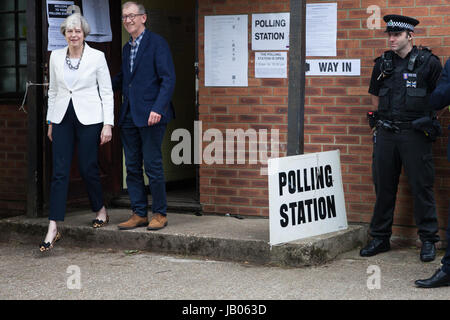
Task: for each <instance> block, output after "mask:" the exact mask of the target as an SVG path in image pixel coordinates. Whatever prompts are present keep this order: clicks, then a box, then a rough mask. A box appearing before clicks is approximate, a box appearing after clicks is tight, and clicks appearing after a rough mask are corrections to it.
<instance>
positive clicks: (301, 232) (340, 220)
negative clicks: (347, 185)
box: [268, 150, 348, 245]
mask: <svg viewBox="0 0 450 320" xmlns="http://www.w3.org/2000/svg"><path fill="white" fill-rule="evenodd" d="M268 164H269V166H268V178H269V179H268V182H269V226H270V230H269V233H270V244H271V245H276V244H280V243H285V242H289V241H294V240H298V239H303V238H307V237H312V236H317V235H320V234H325V233H329V232H334V231H340V230H345V229H347V227H348V224H347V213H346V210H345V198H344V189H343V185H342V175H341V163H340V152H339V150H333V151H326V152H318V153H309V154H305V155H298V156H289V157H283V158H273V159H269V160H268Z"/></svg>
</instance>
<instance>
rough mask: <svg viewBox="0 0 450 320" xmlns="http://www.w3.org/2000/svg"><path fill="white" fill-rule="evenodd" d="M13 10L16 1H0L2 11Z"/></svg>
mask: <svg viewBox="0 0 450 320" xmlns="http://www.w3.org/2000/svg"><path fill="white" fill-rule="evenodd" d="M25 2H26V1H25ZM12 10H14V0H2V1H0V11H12Z"/></svg>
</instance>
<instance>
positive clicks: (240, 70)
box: [205, 15, 248, 87]
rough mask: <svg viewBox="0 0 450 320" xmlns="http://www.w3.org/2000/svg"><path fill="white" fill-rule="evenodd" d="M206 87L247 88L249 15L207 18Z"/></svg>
mask: <svg viewBox="0 0 450 320" xmlns="http://www.w3.org/2000/svg"><path fill="white" fill-rule="evenodd" d="M205 86H207V87H214V86H223V87H246V86H248V17H247V15H223V16H205Z"/></svg>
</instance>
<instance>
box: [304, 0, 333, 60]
mask: <svg viewBox="0 0 450 320" xmlns="http://www.w3.org/2000/svg"><path fill="white" fill-rule="evenodd" d="M336 40H337V3H311V4H307V5H306V55H307V56H321V57H324V56H327V57H334V56H336Z"/></svg>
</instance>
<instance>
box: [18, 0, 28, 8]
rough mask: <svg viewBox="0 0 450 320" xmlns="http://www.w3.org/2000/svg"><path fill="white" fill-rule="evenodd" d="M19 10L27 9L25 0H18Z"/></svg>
mask: <svg viewBox="0 0 450 320" xmlns="http://www.w3.org/2000/svg"><path fill="white" fill-rule="evenodd" d="M19 10H27V0H19Z"/></svg>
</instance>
